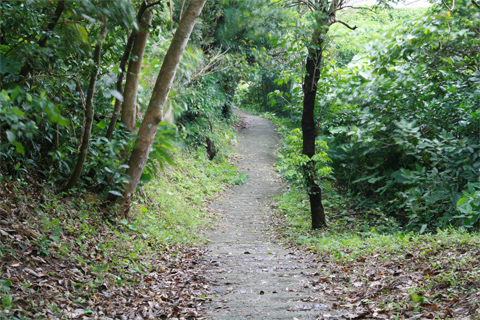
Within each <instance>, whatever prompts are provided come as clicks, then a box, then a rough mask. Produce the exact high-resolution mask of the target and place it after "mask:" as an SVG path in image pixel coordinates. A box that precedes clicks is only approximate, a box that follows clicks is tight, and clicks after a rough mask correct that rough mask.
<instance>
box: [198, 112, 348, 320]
mask: <svg viewBox="0 0 480 320" xmlns="http://www.w3.org/2000/svg"><path fill="white" fill-rule="evenodd" d="M236 113H237V114H239V115H240V116H241V117H243V118H244V121H245V122H246V123H247V128H246V129H244V130H243V131H242V132H241V133H240V135H239V142H238V145H237V152H238V154H239V155H240V156H241V160H240V161H239V163H238V165H239V168H240V170H241V172H245V173H247V174H248V176H249V178H248V179H247V180H246V183H245V184H243V185H241V186H236V187H234V188H232V189H231V190H229V192H228V195H227V196H226V197H224V198H223V199H220V200H218V201H216V202H214V204H213V205H212V209H214V210H218V211H220V214H221V219H220V222H219V224H218V226H217V228H216V230H214V231H212V232H211V233H210V234H209V239H210V240H211V242H210V243H209V245H208V246H207V248H208V249H209V250H210V251H209V253H208V254H207V255H206V256H204V258H205V259H207V260H208V262H207V263H209V265H210V271H209V273H208V274H207V277H209V278H210V280H211V281H212V283H214V286H213V287H212V290H213V292H214V294H215V295H216V297H215V298H213V302H212V303H211V304H209V310H208V318H209V319H294V318H297V319H299V320H303V319H345V318H346V315H345V313H343V315H342V313H340V312H339V311H337V310H335V308H334V307H333V305H332V304H333V302H332V301H329V300H328V297H325V296H323V295H321V294H320V293H319V290H318V289H320V287H321V284H320V283H318V278H319V277H318V274H317V272H318V268H316V263H315V261H313V260H312V258H311V257H306V256H302V255H297V252H293V251H290V250H288V249H285V248H283V247H282V246H281V245H279V244H276V243H274V242H273V240H274V239H271V236H269V235H268V234H267V233H266V232H265V230H266V229H267V227H268V224H269V223H270V222H271V219H270V218H269V211H270V210H271V209H270V203H271V200H272V199H273V196H274V195H276V194H279V193H280V192H281V190H282V188H283V186H282V184H281V183H280V181H279V178H278V177H277V175H276V173H275V172H274V171H273V164H274V162H275V153H276V149H277V147H278V144H279V143H280V137H279V136H278V134H277V133H276V132H275V131H274V127H273V125H271V124H270V123H269V121H268V120H267V119H264V118H261V117H258V116H253V115H250V114H248V113H245V112H242V111H236ZM316 280H317V281H316Z"/></svg>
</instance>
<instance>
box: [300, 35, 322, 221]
mask: <svg viewBox="0 0 480 320" xmlns="http://www.w3.org/2000/svg"><path fill="white" fill-rule="evenodd" d="M313 44H314V46H315V47H316V48H313V49H310V50H309V55H308V58H307V63H306V75H305V80H304V83H303V92H304V98H303V113H302V133H303V154H304V155H307V156H308V157H309V158H312V157H313V156H314V155H315V137H316V135H317V134H316V127H315V98H316V95H317V84H318V80H319V79H320V64H321V62H322V54H323V50H322V45H323V40H322V38H321V37H319V35H318V34H317V33H315V34H314V36H313ZM304 170H305V171H306V172H305V178H306V180H307V181H306V183H307V189H308V196H309V198H310V210H311V215H312V229H319V228H321V227H325V226H326V225H327V223H326V221H325V210H324V209H323V205H322V191H321V188H320V186H319V185H318V184H317V182H316V172H315V162H314V161H313V160H310V162H309V163H308V164H307V165H306V166H305V168H304Z"/></svg>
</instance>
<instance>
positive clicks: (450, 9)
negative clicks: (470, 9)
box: [442, 0, 455, 11]
mask: <svg viewBox="0 0 480 320" xmlns="http://www.w3.org/2000/svg"><path fill="white" fill-rule="evenodd" d="M442 2H443V5H444V6H445V7H446V8H447V9H448V10H449V11H453V9H455V0H453V3H452V8H450V7H449V6H448V5H447V3H446V2H445V0H442Z"/></svg>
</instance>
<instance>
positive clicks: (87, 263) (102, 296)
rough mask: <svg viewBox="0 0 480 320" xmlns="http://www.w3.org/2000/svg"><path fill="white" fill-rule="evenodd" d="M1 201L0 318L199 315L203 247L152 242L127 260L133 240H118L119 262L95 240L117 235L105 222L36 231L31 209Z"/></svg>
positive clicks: (204, 285) (204, 292)
mask: <svg viewBox="0 0 480 320" xmlns="http://www.w3.org/2000/svg"><path fill="white" fill-rule="evenodd" d="M5 194H7V196H8V193H7V192H3V195H5ZM12 198H13V197H12ZM2 199H3V200H2V201H0V239H1V245H2V247H1V252H2V255H3V256H2V260H1V262H0V270H1V289H2V290H1V292H0V295H1V296H0V297H1V300H2V306H0V317H1V316H2V315H3V316H6V317H7V318H8V319H31V318H35V319H122V320H123V319H159V318H180V319H187V318H197V317H199V316H200V315H202V314H203V313H204V309H203V303H204V301H205V300H206V298H205V297H206V296H208V294H209V285H208V283H207V282H206V280H205V278H204V277H203V275H202V272H203V270H202V268H203V266H202V265H201V264H200V263H199V260H201V259H202V258H201V257H202V255H203V254H204V252H203V251H202V250H201V249H199V248H197V247H194V246H188V245H183V246H181V245H172V246H169V245H166V244H164V245H162V244H158V243H152V244H151V245H152V246H154V248H151V250H148V251H146V250H144V251H142V252H149V253H150V254H148V255H146V256H142V257H135V258H133V257H134V255H133V253H134V251H135V247H134V245H132V244H127V243H123V244H120V245H122V246H123V249H124V251H122V254H123V255H124V260H123V261H118V262H117V263H110V262H111V261H110V259H111V256H109V254H108V251H105V250H100V249H99V247H100V244H101V243H107V242H108V241H113V240H115V239H116V240H117V241H118V240H119V239H120V238H115V237H116V236H118V234H117V235H115V234H116V233H115V230H114V229H112V228H111V227H109V226H108V224H107V223H103V222H101V221H97V224H98V226H99V227H98V229H97V230H98V234H96V235H94V236H91V237H89V238H88V240H85V239H83V240H82V237H81V233H80V234H79V233H78V232H76V231H78V230H71V231H72V232H69V231H68V230H56V232H55V231H54V232H48V233H45V234H42V232H41V227H40V226H41V223H42V221H37V220H36V217H37V215H34V214H31V213H32V212H31V211H32V210H31V209H32V208H27V207H25V206H22V205H20V203H19V202H16V203H15V202H11V201H9V197H2ZM7 201H8V205H6V203H7ZM80 219H81V217H79V218H78V219H77V220H80ZM20 221H21V222H20ZM72 221H76V220H75V218H73V220H72ZM93 223H94V222H93V221H87V222H86V224H89V225H92V224H93ZM102 225H103V227H100V226H102ZM121 227H122V226H119V228H121ZM75 228H76V229H78V226H75ZM83 232H85V230H84V231H83ZM132 238H134V236H132V237H127V238H124V240H125V242H127V241H130V240H131V239H132ZM142 243H143V244H144V242H142ZM138 244H139V243H137V245H138ZM112 245H113V244H112ZM115 248H116V247H115ZM115 250H117V249H115Z"/></svg>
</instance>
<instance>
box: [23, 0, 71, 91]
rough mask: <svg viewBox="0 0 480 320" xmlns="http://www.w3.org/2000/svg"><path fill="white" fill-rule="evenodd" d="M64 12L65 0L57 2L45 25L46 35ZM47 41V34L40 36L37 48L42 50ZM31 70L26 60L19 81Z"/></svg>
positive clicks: (29, 63)
mask: <svg viewBox="0 0 480 320" xmlns="http://www.w3.org/2000/svg"><path fill="white" fill-rule="evenodd" d="M64 10H65V0H58V2H57V8H56V9H55V13H54V15H53V17H52V21H51V22H50V23H49V24H48V25H47V33H48V32H50V31H52V30H53V29H54V28H55V26H56V25H57V22H58V20H59V19H60V16H61V15H62V13H63V11H64ZM47 40H48V36H47V34H44V35H42V36H41V37H40V40H38V46H39V47H41V48H44V47H45V46H46V45H47ZM31 70H32V65H31V62H30V61H28V60H27V61H26V62H25V64H24V65H23V67H22V69H20V72H19V75H20V79H19V81H20V82H21V81H22V80H23V79H24V78H25V77H26V76H27V74H28V73H29V72H30V71H31Z"/></svg>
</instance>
